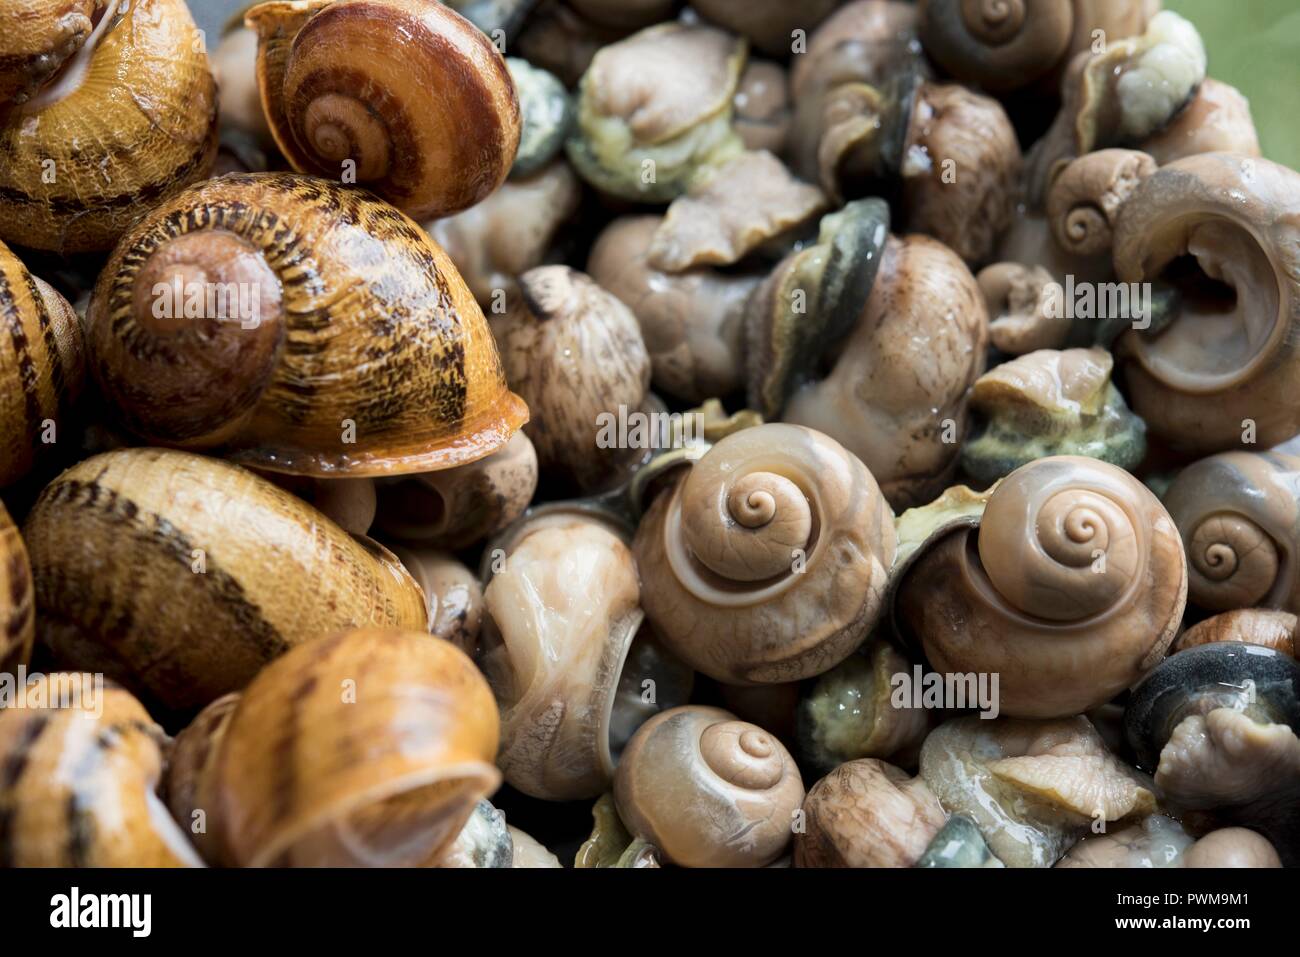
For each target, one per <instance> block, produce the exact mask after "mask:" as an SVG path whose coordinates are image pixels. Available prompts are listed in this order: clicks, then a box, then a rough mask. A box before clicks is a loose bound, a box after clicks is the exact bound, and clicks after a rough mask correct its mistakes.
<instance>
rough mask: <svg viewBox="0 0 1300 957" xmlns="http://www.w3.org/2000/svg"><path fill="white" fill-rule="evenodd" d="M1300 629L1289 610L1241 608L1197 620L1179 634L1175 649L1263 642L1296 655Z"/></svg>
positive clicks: (1298, 649)
mask: <svg viewBox="0 0 1300 957" xmlns="http://www.w3.org/2000/svg"><path fill="white" fill-rule="evenodd" d="M1297 630H1300V619H1297V617H1296V616H1295V615H1293V614H1292V613H1291V612H1289V611H1277V610H1275V609H1272V608H1237V609H1234V610H1233V611H1225V612H1224V613H1223V614H1221V615H1215V616H1214V617H1213V618H1206V619H1205V620H1204V621H1201V622H1197V623H1196V624H1195V625H1193V626H1192V627H1191V628H1188V629H1187V630H1186V631H1185V632H1183V633H1182V634H1181V635H1179V636H1178V640H1177V641H1175V642H1174V646H1173V649H1172V650H1173V651H1174V652H1175V653H1176V652H1179V651H1183V650H1185V649H1187V648H1195V647H1196V646H1197V645H1209V644H1214V643H1216V642H1220V641H1240V642H1245V643H1246V644H1248V645H1263V646H1264V647H1265V648H1272V649H1273V650H1274V651H1280V652H1282V654H1284V655H1290V656H1291V657H1292V658H1296V657H1300V643H1297V641H1296V632H1297Z"/></svg>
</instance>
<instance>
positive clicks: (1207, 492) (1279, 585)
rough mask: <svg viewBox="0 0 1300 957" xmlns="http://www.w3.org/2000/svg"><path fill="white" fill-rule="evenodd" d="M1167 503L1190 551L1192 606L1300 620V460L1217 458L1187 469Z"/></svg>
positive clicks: (1269, 455)
mask: <svg viewBox="0 0 1300 957" xmlns="http://www.w3.org/2000/svg"><path fill="white" fill-rule="evenodd" d="M1164 501H1165V507H1166V508H1168V509H1169V514H1170V515H1171V516H1173V519H1174V521H1175V522H1176V523H1177V525H1178V531H1179V533H1180V534H1181V535H1182V536H1183V544H1184V545H1185V546H1186V548H1187V563H1188V596H1189V598H1190V600H1191V602H1192V604H1194V605H1198V606H1200V607H1201V608H1205V609H1208V610H1210V611H1229V610H1231V609H1234V608H1253V607H1262V608H1280V609H1283V610H1285V611H1289V612H1292V613H1298V612H1300V569H1298V568H1297V562H1300V458H1297V457H1295V456H1292V455H1283V454H1281V453H1280V452H1265V453H1256V452H1225V453H1222V454H1220V455H1212V456H1210V457H1209V458H1207V459H1202V460H1201V461H1199V462H1196V463H1194V464H1192V465H1189V466H1188V467H1187V468H1185V469H1183V471H1182V472H1180V473H1179V474H1178V476H1177V478H1175V479H1174V482H1173V484H1172V485H1171V486H1170V487H1169V490H1168V491H1167V492H1166V493H1165V496H1164Z"/></svg>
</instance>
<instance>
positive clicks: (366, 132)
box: [247, 0, 521, 220]
mask: <svg viewBox="0 0 1300 957" xmlns="http://www.w3.org/2000/svg"><path fill="white" fill-rule="evenodd" d="M247 22H248V25H249V26H250V27H252V28H253V29H254V30H256V31H257V32H258V36H259V41H260V42H259V44H258V61H257V79H258V85H259V86H260V88H261V92H262V105H263V108H264V110H265V113H266V117H267V121H268V123H269V124H270V127H271V132H272V134H273V135H274V136H275V141H276V143H277V144H278V145H279V147H280V150H281V151H282V152H283V153H284V155H285V157H286V158H287V159H288V160H289V162H290V163H291V164H292V165H293V167H294V169H297V170H299V171H300V172H304V173H312V174H314V175H317V176H322V177H325V178H327V179H332V180H341V181H343V182H353V183H357V184H360V185H362V186H365V187H366V188H368V189H372V190H374V191H375V192H376V193H378V194H379V195H381V196H383V197H384V198H385V199H387V200H389V201H390V202H392V203H393V204H394V205H396V206H398V207H400V208H401V209H403V210H404V211H406V212H407V213H410V214H411V215H412V216H414V217H415V218H417V219H420V220H425V219H436V218H441V217H443V216H450V215H451V214H453V213H456V212H459V211H460V210H463V209H466V208H468V207H470V206H473V205H474V204H475V203H477V202H479V201H480V200H482V199H484V198H485V197H487V196H488V194H490V193H492V192H493V191H494V190H496V188H497V187H499V186H500V185H501V184H502V182H504V181H505V178H506V175H507V174H508V173H509V172H510V167H511V164H512V163H513V162H514V159H515V152H516V150H517V149H518V147H519V135H520V129H521V120H520V113H519V98H518V96H517V95H516V93H515V87H514V82H513V81H512V80H511V77H510V73H509V71H508V70H507V69H506V63H505V59H504V58H503V57H502V56H501V54H500V53H499V52H498V51H497V49H496V47H495V46H493V44H492V41H491V40H489V39H488V37H487V36H486V35H485V34H484V33H483V32H482V31H481V30H479V29H478V28H477V27H475V26H474V25H473V24H472V23H470V22H469V21H468V20H466V19H465V18H464V17H462V16H461V15H460V14H458V13H456V12H455V11H454V10H452V9H451V8H450V7H448V6H445V5H444V4H441V3H430V2H428V0H336V2H333V3H331V2H328V0H309V2H306V3H291V2H280V0H276V2H271V3H263V4H260V5H258V6H256V7H254V8H253V9H252V10H250V11H249V13H248V19H247ZM349 177H351V178H350V179H349Z"/></svg>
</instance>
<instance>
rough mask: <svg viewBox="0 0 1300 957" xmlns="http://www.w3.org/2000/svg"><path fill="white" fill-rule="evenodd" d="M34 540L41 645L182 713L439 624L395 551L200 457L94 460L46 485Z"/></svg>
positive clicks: (108, 456) (109, 455) (34, 518)
mask: <svg viewBox="0 0 1300 957" xmlns="http://www.w3.org/2000/svg"><path fill="white" fill-rule="evenodd" d="M23 537H24V538H25V539H26V540H27V548H28V552H29V554H30V556H31V561H32V576H33V580H34V582H35V589H36V603H37V608H38V616H37V639H38V640H39V641H40V643H41V644H42V645H43V646H44V647H45V648H46V649H48V650H49V651H50V652H52V653H53V654H54V656H55V657H56V658H57V659H58V660H60V661H62V662H64V663H66V664H68V665H71V666H74V667H80V668H85V669H87V670H92V671H102V672H104V673H106V674H107V675H109V676H110V677H111V678H113V679H114V680H116V681H119V682H121V683H122V684H123V685H125V686H127V687H128V688H130V689H134V690H136V691H137V692H138V693H139V694H141V695H142V696H143V697H144V698H145V700H146V701H148V702H149V703H151V704H156V705H158V706H160V707H162V708H165V709H167V710H169V711H178V712H179V711H185V710H188V709H193V708H198V707H200V706H202V705H204V704H207V703H208V702H209V701H212V700H213V699H214V698H217V697H219V696H220V695H222V694H225V693H227V692H230V691H237V690H239V689H240V688H242V687H243V686H244V685H245V684H247V683H248V681H249V680H250V679H251V678H252V677H253V676H254V675H255V674H256V673H257V672H258V671H259V669H261V668H262V666H263V665H265V664H266V663H267V662H268V661H270V660H271V659H272V658H274V657H276V656H278V655H280V654H282V653H283V652H284V651H286V650H288V649H289V648H290V647H292V646H294V645H297V644H300V643H302V642H304V641H307V640H309V639H312V638H316V637H319V636H320V635H322V634H329V633H331V632H334V631H338V630H339V629H341V628H346V627H350V626H354V625H366V624H372V623H373V624H380V625H393V626H398V627H404V628H414V629H420V630H423V629H424V628H425V614H426V613H425V603H424V596H423V595H421V594H420V589H419V586H417V585H416V584H415V582H414V580H413V579H412V578H411V576H410V575H409V574H407V572H406V571H405V570H404V569H403V568H402V567H401V564H400V563H399V562H398V561H397V559H396V558H395V557H394V556H393V555H392V553H391V552H389V551H388V550H387V549H384V548H382V547H381V546H379V545H377V544H375V543H374V542H370V541H368V540H365V539H354V538H352V537H351V536H349V535H348V534H347V533H345V532H344V531H343V530H342V529H340V528H339V527H338V526H337V525H335V524H334V523H333V522H331V521H330V520H329V519H327V518H326V517H325V516H324V515H322V514H321V513H320V512H318V511H316V510H315V509H314V508H312V507H311V506H309V505H307V504H306V503H304V502H302V501H301V500H299V499H297V498H295V497H294V496H292V495H290V494H289V493H288V492H285V491H284V490H282V489H280V488H278V487H276V486H275V485H272V484H271V483H270V482H267V481H266V480H264V479H261V478H258V477H257V476H256V475H253V474H252V473H251V472H248V471H246V470H245V469H242V468H240V467H238V466H236V465H231V464H229V463H227V462H222V461H220V460H217V459H209V458H203V457H201V456H197V455H192V454H190V453H187V452H177V451H169V450H162V449H122V450H119V451H116V452H106V453H104V454H102V455H97V456H94V457H92V458H89V459H86V460H84V461H82V462H79V463H78V464H76V465H74V466H73V467H72V468H70V469H68V470H67V471H66V472H64V473H63V474H62V475H60V476H59V477H58V478H56V479H55V480H54V481H53V482H51V483H50V484H49V485H47V486H46V487H45V489H44V491H43V492H42V493H41V496H40V498H39V499H37V501H36V504H35V505H34V506H33V508H32V510H31V512H30V514H29V515H28V517H27V521H26V523H25V525H24V526H23Z"/></svg>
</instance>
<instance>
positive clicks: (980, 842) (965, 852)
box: [916, 814, 1006, 868]
mask: <svg viewBox="0 0 1300 957" xmlns="http://www.w3.org/2000/svg"><path fill="white" fill-rule="evenodd" d="M916 866H917V867H926V868H936V867H944V868H950V867H972V868H973V867H1005V866H1006V865H1005V864H1003V863H1002V862H1001V861H1000V860H998V859H997V857H995V856H994V854H993V852H992V851H991V850H989V846H988V843H987V842H986V841H985V840H984V835H983V834H981V833H980V829H979V826H978V825H977V824H976V823H975V822H974V821H972V820H971V819H970V818H968V817H967V816H966V815H964V814H954V815H953V816H952V817H950V818H948V820H947V822H946V823H945V824H944V826H943V827H942V828H940V829H939V833H937V834H936V835H935V836H934V837H933V838H932V839H931V840H930V846H929V847H927V848H926V849H925V853H924V854H922V855H921V858H920V860H918V861H917V862H916Z"/></svg>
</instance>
